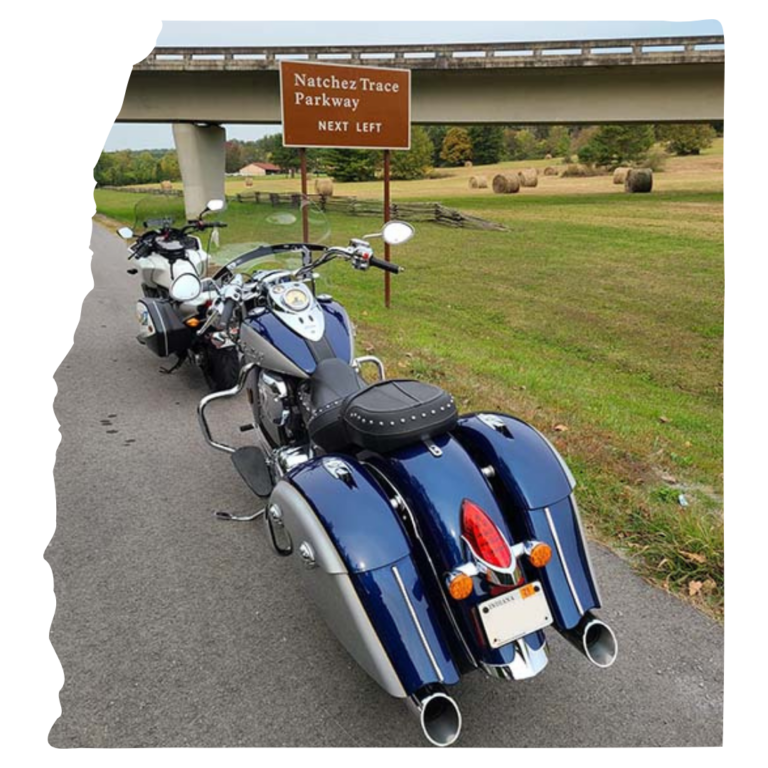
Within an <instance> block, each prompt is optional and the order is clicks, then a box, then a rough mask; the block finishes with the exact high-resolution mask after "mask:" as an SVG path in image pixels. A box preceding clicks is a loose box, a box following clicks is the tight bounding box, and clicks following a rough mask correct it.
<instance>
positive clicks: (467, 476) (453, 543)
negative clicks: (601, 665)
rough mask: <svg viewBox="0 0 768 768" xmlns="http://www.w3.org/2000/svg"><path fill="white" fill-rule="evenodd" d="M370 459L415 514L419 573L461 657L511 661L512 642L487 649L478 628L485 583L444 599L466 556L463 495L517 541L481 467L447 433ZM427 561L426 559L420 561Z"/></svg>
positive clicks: (487, 592)
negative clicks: (420, 547) (431, 576)
mask: <svg viewBox="0 0 768 768" xmlns="http://www.w3.org/2000/svg"><path fill="white" fill-rule="evenodd" d="M370 461H371V463H372V464H373V466H374V467H375V468H376V470H377V471H379V472H381V474H382V475H384V476H385V477H386V478H387V479H388V481H389V482H390V483H391V484H392V485H393V486H394V487H395V488H396V489H397V491H398V493H399V494H400V495H401V496H402V498H403V500H404V502H405V506H406V508H407V510H409V513H410V514H412V515H413V517H414V518H415V524H416V526H417V528H418V538H419V539H420V540H422V541H423V542H424V544H425V549H426V553H423V552H421V551H419V561H420V563H421V566H422V569H423V571H422V572H426V570H427V569H431V570H433V571H434V573H435V575H436V577H437V584H435V585H434V586H433V582H434V580H432V582H430V584H429V585H428V586H429V587H431V588H432V589H433V592H434V591H435V589H436V588H437V589H441V590H442V595H434V594H433V604H434V605H440V606H441V610H442V613H441V615H442V616H443V617H444V624H445V623H447V624H448V625H450V626H451V628H452V629H451V631H452V634H453V635H454V636H455V637H456V642H457V643H458V644H459V647H460V649H461V650H463V651H464V654H465V657H466V660H467V661H468V662H470V664H474V665H475V666H478V665H482V666H491V667H507V666H510V665H513V664H515V663H516V662H515V656H516V653H517V651H516V647H515V644H508V645H504V646H501V647H500V648H492V647H491V646H490V644H489V643H488V641H487V638H486V637H485V634H484V631H483V630H482V628H481V626H480V621H479V618H478V611H479V606H480V604H481V603H482V602H484V601H485V600H488V599H489V598H491V597H492V596H493V595H492V592H491V588H490V587H489V585H488V584H487V582H485V581H483V580H481V579H475V589H474V591H473V593H472V594H471V595H470V596H469V597H468V598H466V599H464V600H461V601H455V600H453V599H452V598H450V597H448V596H447V591H446V590H445V588H444V586H443V584H444V578H445V576H446V575H447V574H448V573H450V572H451V571H453V570H454V569H455V568H458V567H460V566H463V565H465V564H466V563H467V560H468V553H467V549H466V546H465V545H464V542H463V540H462V530H461V509H462V503H463V501H464V500H465V499H469V500H471V501H473V502H474V503H476V504H478V505H479V506H480V507H481V508H482V509H483V510H484V511H485V513H486V514H487V515H488V516H489V517H490V518H491V519H492V520H493V522H494V523H495V525H496V526H497V528H498V529H499V530H500V531H501V533H502V534H503V535H504V537H505V538H506V539H507V541H508V542H509V543H510V544H513V543H515V541H516V539H515V538H514V536H513V534H512V532H511V531H510V527H509V525H508V524H507V521H506V519H505V516H504V514H503V512H502V509H501V506H500V504H499V501H498V499H497V498H496V495H495V494H494V491H493V489H492V487H491V486H490V484H489V483H488V480H487V479H486V478H485V477H484V476H483V474H482V472H481V470H480V467H479V466H478V465H477V464H476V463H475V461H474V460H473V458H472V457H471V456H470V455H469V453H468V452H467V451H466V450H465V449H464V447H463V446H462V445H461V443H460V442H459V441H458V440H456V439H455V438H454V437H452V436H451V435H450V434H444V435H440V436H439V437H435V438H433V440H432V441H431V445H430V446H427V445H426V444H425V443H424V442H421V441H420V442H417V443H414V444H413V445H410V446H408V447H406V448H402V449H401V450H399V451H393V452H392V453H389V454H387V455H386V456H379V457H376V458H372V459H371V460H370ZM426 560H428V561H429V562H428V563H425V562H424V561H426ZM536 576H537V577H538V574H536ZM529 580H530V579H529ZM525 640H526V643H527V644H528V646H529V648H531V649H539V648H542V647H543V646H544V644H545V638H544V633H543V632H541V631H539V632H535V633H533V634H530V635H528V636H526V638H525ZM517 663H519V660H518V662H517Z"/></svg>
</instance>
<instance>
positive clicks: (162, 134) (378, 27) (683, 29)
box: [104, 20, 723, 151]
mask: <svg viewBox="0 0 768 768" xmlns="http://www.w3.org/2000/svg"><path fill="white" fill-rule="evenodd" d="M721 34H723V29H722V26H721V25H720V22H718V21H715V20H702V21H689V22H687V21H686V22H671V21H443V22H435V21H382V22H373V21H367V22H366V21H328V22H322V21H311V22H310V21H270V22H264V21H245V22H234V21H214V22H202V21H164V22H163V28H162V30H161V32H160V35H159V37H158V39H157V45H170V46H184V45H189V46H208V45H210V46H214V47H215V46H227V45H232V46H277V45H334V44H335V45H376V44H382V45H388V44H395V43H399V44H407V43H493V42H508V43H510V42H517V41H525V42H534V41H536V40H586V39H593V38H597V39H600V38H617V37H670V36H676V35H721ZM225 128H226V130H227V137H228V138H230V139H241V140H244V141H245V140H253V139H258V138H260V137H262V136H265V135H267V134H270V133H276V132H277V131H279V130H280V126H279V125H274V126H269V125H227V126H225ZM170 147H173V135H172V132H171V126H170V125H162V124H154V125H152V124H115V125H114V126H113V128H112V130H111V131H110V134H109V136H108V137H107V141H106V144H105V145H104V149H106V150H107V151H112V150H116V149H160V148H170Z"/></svg>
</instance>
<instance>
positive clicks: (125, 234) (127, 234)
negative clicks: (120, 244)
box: [117, 227, 133, 240]
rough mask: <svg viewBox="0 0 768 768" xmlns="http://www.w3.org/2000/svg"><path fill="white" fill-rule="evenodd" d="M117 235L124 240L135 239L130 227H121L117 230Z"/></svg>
mask: <svg viewBox="0 0 768 768" xmlns="http://www.w3.org/2000/svg"><path fill="white" fill-rule="evenodd" d="M117 234H118V235H120V237H122V238H123V240H130V239H131V238H132V237H133V230H132V229H131V228H130V227H120V229H118V230H117Z"/></svg>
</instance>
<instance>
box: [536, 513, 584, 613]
mask: <svg viewBox="0 0 768 768" xmlns="http://www.w3.org/2000/svg"><path fill="white" fill-rule="evenodd" d="M544 514H545V515H546V516H547V523H549V530H550V531H552V538H553V539H554V541H555V548H556V549H557V555H558V557H559V558H560V562H561V563H562V566H563V573H565V580H566V581H567V582H568V586H569V587H570V589H571V594H572V595H573V600H574V602H575V603H576V609H577V610H578V612H579V615H580V616H583V615H584V606H583V605H582V604H581V600H579V596H578V594H577V593H576V587H575V586H574V585H573V579H572V578H571V572H570V571H569V570H568V563H566V561H565V555H563V548H562V546H561V545H560V538H559V537H558V535H557V530H556V529H555V524H554V522H553V521H552V513H551V512H550V511H549V507H544Z"/></svg>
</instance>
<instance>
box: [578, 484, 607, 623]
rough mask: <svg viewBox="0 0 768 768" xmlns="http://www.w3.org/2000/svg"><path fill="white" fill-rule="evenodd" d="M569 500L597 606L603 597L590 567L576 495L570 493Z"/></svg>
mask: <svg viewBox="0 0 768 768" xmlns="http://www.w3.org/2000/svg"><path fill="white" fill-rule="evenodd" d="M570 498H571V501H572V502H573V512H574V514H575V515H576V524H577V525H578V527H579V533H580V534H581V540H582V541H583V542H584V554H585V555H586V558H587V568H588V569H589V575H590V576H591V577H592V586H593V587H594V588H595V595H596V596H597V606H598V608H599V607H600V606H601V605H602V604H603V598H602V595H601V594H600V587H599V586H598V584H597V579H596V578H595V569H594V568H593V567H592V558H591V557H590V554H589V546H588V544H587V537H586V535H585V533H584V526H583V525H582V522H581V512H579V505H578V504H577V503H576V496H575V495H574V494H571V497H570Z"/></svg>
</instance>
